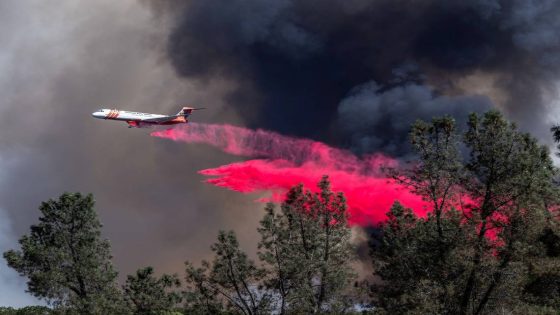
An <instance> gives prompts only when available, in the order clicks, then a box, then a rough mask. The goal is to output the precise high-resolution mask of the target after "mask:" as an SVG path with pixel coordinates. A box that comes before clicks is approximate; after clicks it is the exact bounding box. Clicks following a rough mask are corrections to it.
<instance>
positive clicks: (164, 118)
mask: <svg viewBox="0 0 560 315" xmlns="http://www.w3.org/2000/svg"><path fill="white" fill-rule="evenodd" d="M177 117H178V115H172V116H165V117H158V118H147V119H142V121H144V122H153V123H161V122H166V121H170V120H173V119H175V118H177Z"/></svg>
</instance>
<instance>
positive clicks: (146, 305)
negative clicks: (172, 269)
mask: <svg viewBox="0 0 560 315" xmlns="http://www.w3.org/2000/svg"><path fill="white" fill-rule="evenodd" d="M180 286H181V282H180V281H179V278H177V276H176V275H166V274H164V275H162V276H161V277H160V278H157V277H155V276H154V269H153V268H152V267H146V268H143V269H140V270H138V271H136V275H129V276H127V279H126V283H125V285H124V286H123V290H124V298H125V301H126V302H127V304H128V306H129V308H130V309H131V311H132V312H133V313H134V314H138V315H158V314H165V313H166V312H171V311H173V310H174V308H175V307H176V306H177V304H178V303H179V302H180V301H181V295H180V293H178V292H176V291H174V290H173V289H177V288H179V287H180Z"/></svg>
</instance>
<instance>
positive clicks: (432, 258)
mask: <svg viewBox="0 0 560 315" xmlns="http://www.w3.org/2000/svg"><path fill="white" fill-rule="evenodd" d="M411 141H412V143H413V145H414V147H415V149H416V150H417V151H418V155H419V163H418V164H416V165H414V166H413V167H412V168H411V169H409V170H407V171H405V172H401V173H399V172H393V176H394V177H395V179H396V180H398V181H400V182H402V183H405V184H407V185H409V187H412V188H413V189H414V191H415V192H416V193H418V194H420V195H422V196H423V197H424V198H425V199H426V200H428V201H431V202H432V204H433V210H434V211H432V212H431V213H430V214H429V215H428V217H427V218H425V219H421V218H417V217H416V216H415V215H414V214H413V213H412V211H411V210H408V209H405V208H404V207H402V206H401V205H400V204H398V203H396V204H395V205H394V206H393V208H392V209H391V211H390V212H389V213H388V218H389V220H388V221H387V222H386V223H385V224H383V225H382V226H381V227H380V228H381V230H382V233H381V236H378V237H377V238H376V241H375V242H373V243H372V256H373V263H374V266H375V274H376V275H377V276H379V277H380V278H381V279H382V280H383V282H382V283H381V284H377V285H375V286H374V295H375V297H376V299H377V302H378V305H379V306H380V311H382V310H385V311H388V312H391V313H410V312H412V313H459V314H481V313H488V312H495V311H497V310H504V309H509V310H513V309H515V308H519V307H526V308H527V307H531V306H530V305H534V303H537V304H538V305H542V306H543V307H545V306H546V307H548V306H555V305H556V303H557V300H558V299H557V298H555V297H553V296H549V297H547V298H545V297H543V294H541V293H542V292H540V291H539V290H536V289H534V288H533V287H535V286H536V287H542V285H544V282H543V276H544V275H546V277H547V279H555V278H554V277H552V278H551V276H552V274H554V275H556V274H558V273H559V271H560V268H558V260H557V259H554V258H551V257H549V256H547V250H546V246H547V245H546V240H551V239H552V240H554V237H556V236H557V234H556V232H553V231H555V229H556V225H557V222H556V221H555V220H554V219H553V218H552V216H551V212H550V209H551V208H552V207H551V206H552V205H555V204H558V189H557V187H556V186H555V185H554V181H553V179H554V176H555V175H556V169H555V168H554V167H553V166H552V162H551V160H550V158H549V154H548V150H547V149H546V148H545V147H543V146H539V145H538V144H537V142H536V140H535V139H533V138H532V137H530V136H529V135H528V134H524V133H521V132H519V131H518V130H517V129H516V127H515V125H513V124H510V123H508V122H507V121H506V120H505V119H504V118H503V117H502V116H501V115H500V114H499V113H498V112H495V111H490V112H488V113H486V114H484V115H483V116H482V117H481V116H478V115H476V114H473V115H471V116H470V117H469V123H468V128H467V131H466V132H465V134H464V137H463V144H464V146H465V147H466V149H467V150H468V151H469V157H468V159H467V160H466V161H462V159H461V157H460V155H459V154H457V152H458V147H459V145H460V143H459V137H458V136H456V135H455V128H454V121H453V120H452V119H450V118H441V119H434V120H433V121H432V123H431V124H427V123H425V122H417V123H416V124H415V125H413V128H412V132H411ZM444 157H445V159H446V160H445V161H443V158H444ZM456 207H458V208H460V211H458V210H456V209H455V208H456ZM546 231H549V232H548V234H546ZM550 233H552V234H550ZM549 243H550V241H549ZM552 243H554V241H552ZM554 246H555V245H552V246H551V245H550V244H549V245H548V247H549V248H552V251H554V248H555V247H554ZM548 285H550V286H551V287H553V288H558V287H555V285H556V283H555V282H554V281H552V283H549V284H548ZM529 292H533V293H534V294H536V295H537V296H539V298H532V299H529V298H528V295H529ZM553 292H554V290H553ZM531 303H533V304H531Z"/></svg>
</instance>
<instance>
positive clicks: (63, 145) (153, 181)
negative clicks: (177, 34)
mask: <svg viewBox="0 0 560 315" xmlns="http://www.w3.org/2000/svg"><path fill="white" fill-rule="evenodd" d="M166 31H167V24H166V21H165V20H158V21H154V20H153V19H152V14H151V12H150V11H149V10H148V9H147V8H146V7H145V6H143V5H141V4H139V3H137V2H136V1H133V0H123V1H111V0H102V1H94V2H92V1H85V0H81V1H75V0H64V1H58V2H57V3H56V5H52V4H50V3H49V4H46V3H45V2H44V1H41V0H34V1H33V0H32V1H8V2H5V1H3V2H1V4H0V38H2V50H1V52H0V95H2V100H1V101H0V102H1V104H2V105H1V106H0V209H2V210H3V211H2V212H0V226H1V227H2V228H1V230H0V243H1V246H0V250H6V249H8V248H17V239H18V238H19V237H20V236H21V235H23V234H24V233H28V232H29V226H30V225H31V224H34V223H36V222H37V218H38V216H39V211H38V210H37V208H38V206H39V204H40V202H41V201H43V200H46V199H48V198H56V197H57V196H58V195H60V194H61V193H62V192H64V191H81V192H84V193H88V192H91V193H93V194H94V195H95V198H96V201H97V204H96V209H97V211H98V213H99V215H100V219H101V221H102V222H103V223H104V229H103V235H104V236H105V237H107V238H109V239H110V241H111V245H112V248H113V254H114V256H115V258H114V262H115V264H116V267H117V269H118V270H119V271H120V276H121V279H122V278H123V277H124V276H125V275H126V274H130V273H132V272H134V271H135V270H136V269H137V268H140V267H143V266H146V265H152V266H155V268H156V271H158V272H181V271H182V269H183V262H184V260H186V259H192V260H195V261H196V260H199V259H202V258H206V257H207V256H209V255H210V249H209V245H210V244H211V243H212V242H213V241H214V239H215V236H216V235H217V233H218V230H219V229H230V228H234V229H236V230H237V231H238V234H239V236H240V239H241V240H240V242H241V244H242V246H246V247H247V248H254V247H255V246H253V245H255V242H256V240H255V237H254V233H255V232H254V231H255V227H256V224H257V222H258V220H259V218H260V216H259V213H260V211H259V209H261V207H262V205H259V204H256V203H254V202H253V200H254V198H255V196H243V195H238V194H236V193H233V192H229V191H225V190H221V189H218V188H215V187H212V186H209V185H205V184H203V183H202V180H203V178H202V176H200V175H198V174H197V171H198V170H200V169H204V168H210V167H215V166H217V165H221V164H225V163H228V162H232V161H233V159H234V158H233V157H231V156H226V155H225V154H222V153H220V152H219V151H217V150H214V149H212V148H209V147H206V146H202V145H193V146H189V147H185V146H183V145H176V144H173V143H168V142H166V141H161V139H155V138H152V137H150V136H149V132H150V130H145V129H128V128H126V124H125V123H117V122H112V121H103V120H97V119H93V118H92V117H91V113H92V112H93V111H95V110H96V109H98V108H120V109H125V110H126V109H128V110H136V111H144V112H155V113H176V112H177V111H178V110H179V108H180V107H182V106H185V105H189V104H190V105H194V106H203V107H208V109H207V110H205V111H200V112H197V113H196V114H195V115H193V116H192V120H193V121H199V122H210V121H211V122H228V123H232V124H243V119H242V118H241V117H240V116H238V115H236V113H233V112H231V111H228V109H227V108H225V102H224V100H223V96H224V95H225V94H227V93H228V91H230V90H232V89H233V88H235V82H230V81H227V80H220V79H215V80H210V81H209V82H207V84H204V85H201V84H198V83H196V82H188V81H185V80H179V79H177V77H176V76H175V74H174V72H173V70H172V69H171V67H170V65H169V63H167V62H166V61H165V60H164V59H163V58H162V56H161V54H160V51H161V47H164V46H165V34H164V33H163V32H166ZM8 227H9V228H8ZM241 227H243V228H241ZM0 277H1V278H0V299H1V301H0V305H21V304H24V303H27V301H29V300H28V294H26V293H24V291H23V289H24V288H23V287H22V284H23V283H24V281H25V279H23V278H20V277H19V276H17V275H15V274H14V273H13V272H12V270H10V269H8V267H7V266H6V264H5V261H4V259H0ZM8 293H9V294H8ZM7 298H9V300H7V301H6V300H5V299H7ZM30 303H31V302H30Z"/></svg>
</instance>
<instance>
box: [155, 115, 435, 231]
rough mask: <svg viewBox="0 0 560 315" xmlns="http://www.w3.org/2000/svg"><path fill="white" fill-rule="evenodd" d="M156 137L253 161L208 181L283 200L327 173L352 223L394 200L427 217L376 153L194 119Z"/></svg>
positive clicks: (379, 217) (369, 219) (368, 219)
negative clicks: (292, 190)
mask: <svg viewBox="0 0 560 315" xmlns="http://www.w3.org/2000/svg"><path fill="white" fill-rule="evenodd" d="M152 136H155V137H160V138H166V139H171V140H174V141H182V142H186V143H205V144H208V145H211V146H214V147H216V148H218V149H220V150H222V151H224V152H226V153H229V154H233V155H237V156H244V157H249V158H253V159H252V160H248V161H244V162H238V163H232V164H228V165H223V166H220V167H217V168H212V169H206V170H201V171H200V173H201V174H204V175H207V176H214V177H213V178H210V179H208V180H207V182H208V183H210V184H212V185H216V186H219V187H224V188H227V189H231V190H234V191H238V192H241V193H253V192H271V193H272V196H271V198H266V199H259V201H270V200H273V201H281V200H282V198H283V195H284V194H285V193H286V192H287V190H288V189H289V188H290V187H292V186H294V185H296V184H299V183H303V185H304V186H305V187H306V188H308V189H312V190H316V189H317V188H316V185H317V183H318V182H319V180H320V179H321V177H322V176H323V175H328V176H329V178H330V180H331V185H332V189H333V191H337V192H338V191H341V192H343V193H344V195H345V196H346V198H347V203H348V211H349V213H350V223H351V224H357V225H361V226H366V225H371V224H373V223H377V222H380V221H383V220H385V218H386V216H385V213H386V212H387V211H388V210H389V208H390V207H391V205H392V204H393V202H395V200H399V201H400V202H401V203H402V204H403V205H404V206H406V207H410V208H412V209H413V210H414V211H415V213H416V214H417V215H419V216H422V217H423V216H425V215H426V211H427V205H426V203H425V202H424V201H422V199H421V198H420V197H419V196H417V195H415V194H413V193H411V192H410V191H409V190H407V189H405V188H403V187H402V186H400V185H398V184H396V183H395V182H394V181H393V180H391V179H389V178H386V177H385V176H383V174H382V172H381V167H382V166H389V167H396V166H398V163H397V161H396V160H394V159H392V158H389V157H387V156H384V155H380V154H376V155H370V156H365V157H363V158H358V157H356V156H355V155H353V154H352V153H351V152H349V151H346V150H340V149H336V148H332V147H329V146H328V145H326V144H324V143H321V142H317V141H312V140H308V139H298V138H292V137H286V136H282V135H280V134H277V133H274V132H270V131H265V130H260V129H259V130H251V129H247V128H241V127H235V126H231V125H213V124H198V123H189V125H187V126H182V127H178V128H175V129H169V130H165V131H155V132H153V133H152Z"/></svg>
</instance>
